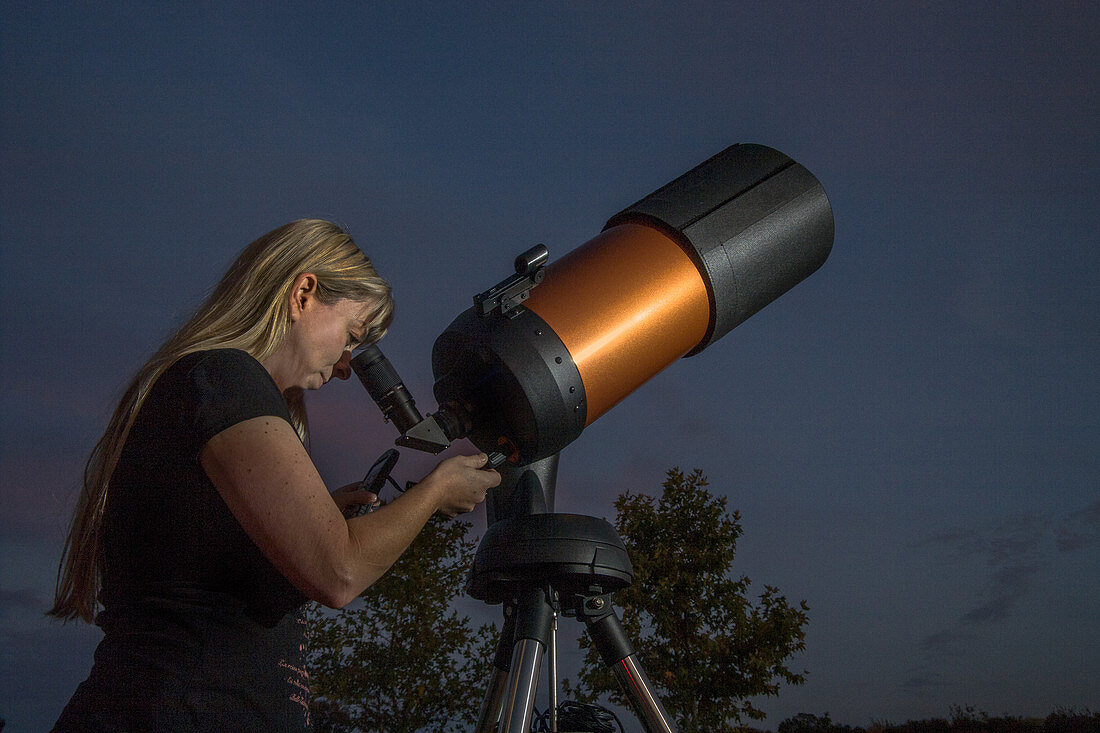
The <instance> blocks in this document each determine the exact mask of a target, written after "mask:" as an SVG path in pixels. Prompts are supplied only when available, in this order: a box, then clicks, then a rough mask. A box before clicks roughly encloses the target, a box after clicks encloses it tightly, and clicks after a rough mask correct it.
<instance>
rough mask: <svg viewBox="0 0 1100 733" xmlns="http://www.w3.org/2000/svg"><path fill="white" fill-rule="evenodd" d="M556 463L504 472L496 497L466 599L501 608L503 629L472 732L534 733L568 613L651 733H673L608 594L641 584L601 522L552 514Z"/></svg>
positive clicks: (611, 530) (672, 725)
mask: <svg viewBox="0 0 1100 733" xmlns="http://www.w3.org/2000/svg"><path fill="white" fill-rule="evenodd" d="M557 463H558V454H554V455H553V456H550V457H549V458H545V459H542V460H541V461H537V462H535V463H533V464H530V465H528V466H524V467H521V468H519V469H513V470H508V469H505V470H503V471H502V473H503V474H504V482H502V484H501V486H502V487H505V488H504V489H503V490H501V491H497V492H495V493H494V494H493V495H492V496H491V497H490V501H489V506H488V515H489V522H490V525H489V528H488V530H486V532H485V536H484V537H483V538H482V541H481V545H480V546H479V547H478V550H477V554H476V556H475V557H474V565H473V568H472V569H471V571H470V579H469V583H468V585H467V592H469V594H470V595H471V596H473V597H474V598H476V599H478V600H480V601H485V602H487V603H503V604H504V628H503V629H502V631H501V636H500V640H499V642H498V644H497V651H496V656H495V658H494V661H493V675H492V679H491V681H490V684H489V688H488V690H487V692H486V695H485V699H484V701H483V703H482V706H481V714H480V716H479V720H478V725H477V727H476V728H475V730H476V731H478V732H479V733H494V732H496V733H528V731H529V730H530V726H531V718H532V715H533V711H534V705H535V688H536V686H537V684H538V676H539V670H540V668H541V666H542V658H543V655H544V654H545V652H546V649H547V647H548V646H549V645H550V641H551V624H552V622H553V620H554V618H555V614H556V613H557V612H558V611H559V610H561V611H562V612H563V615H569V616H574V617H575V618H576V619H577V620H578V621H583V622H584V624H585V626H586V629H587V631H588V634H589V636H590V637H591V639H592V641H593V643H594V644H595V645H596V648H597V649H598V650H599V652H600V655H601V656H602V658H603V661H604V663H605V664H606V665H607V666H608V667H610V668H611V670H612V671H613V673H614V675H615V677H616V679H617V680H618V682H619V684H620V685H621V686H622V688H623V690H624V692H626V694H627V697H628V698H629V699H630V702H631V705H632V706H633V708H634V712H635V713H636V714H637V715H638V718H639V720H640V721H641V722H642V724H643V726H644V727H645V730H646V731H647V733H676V725H675V723H674V722H673V721H672V719H671V718H670V717H669V715H668V713H666V712H665V710H664V707H663V706H662V705H661V702H660V700H658V699H657V696H656V695H655V694H654V693H653V689H652V685H651V684H650V682H649V679H648V678H647V677H646V675H645V671H644V670H643V669H642V667H641V665H640V664H639V662H638V659H637V656H636V655H635V653H634V649H633V647H632V646H631V644H630V640H629V639H628V638H627V636H626V632H625V631H624V630H623V627H622V624H621V623H620V622H619V618H618V616H617V615H616V614H615V610H614V608H613V607H612V604H611V594H612V593H613V592H614V591H616V590H619V589H621V588H626V587H627V586H629V585H630V584H631V583H632V582H633V580H634V574H633V570H632V568H631V565H630V558H629V557H628V556H627V552H626V547H625V546H624V545H623V542H622V540H621V539H620V538H619V536H618V534H617V533H616V532H615V530H614V528H612V526H611V525H610V524H608V523H607V522H606V521H604V520H603V519H599V518H597V517H589V516H584V515H580V514H555V513H552V511H553V502H554V499H553V494H554V483H555V480H556V474H557ZM517 474H518V478H517ZM513 479H514V481H513ZM508 486H511V492H510V494H509V495H508V496H502V492H503V491H506V490H507V487H508ZM551 674H552V675H554V674H556V673H555V671H554V670H551ZM555 682H556V680H555ZM551 697H552V699H551V707H552V708H553V706H554V704H555V701H554V700H553V695H552V696H551Z"/></svg>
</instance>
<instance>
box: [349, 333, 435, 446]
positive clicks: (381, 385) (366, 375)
mask: <svg viewBox="0 0 1100 733" xmlns="http://www.w3.org/2000/svg"><path fill="white" fill-rule="evenodd" d="M351 368H352V369H353V370H354V371H355V374H356V376H358V377H359V381H360V382H362V383H363V386H364V387H366V388H367V392H368V393H369V394H370V396H371V399H372V400H374V401H375V403H376V404H377V405H378V408H379V409H380V410H382V414H383V415H385V417H386V419H387V420H389V421H390V422H392V423H393V424H394V426H395V427H396V428H397V429H398V430H400V431H401V433H402V434H404V433H407V432H408V431H409V430H411V429H412V428H413V427H414V426H416V425H417V424H419V423H420V422H421V421H422V420H423V418H422V417H421V416H420V411H419V410H417V409H416V402H415V401H414V400H413V398H412V395H411V394H409V390H408V389H406V388H405V384H404V383H403V382H402V381H401V377H399V376H398V375H397V370H396V369H394V368H393V365H392V364H390V360H389V359H387V358H386V355H385V354H383V353H382V350H381V349H379V348H378V347H377V346H376V345H374V344H368V345H367V346H364V347H363V348H362V350H360V352H359V353H358V354H356V355H355V357H354V358H353V359H352V360H351Z"/></svg>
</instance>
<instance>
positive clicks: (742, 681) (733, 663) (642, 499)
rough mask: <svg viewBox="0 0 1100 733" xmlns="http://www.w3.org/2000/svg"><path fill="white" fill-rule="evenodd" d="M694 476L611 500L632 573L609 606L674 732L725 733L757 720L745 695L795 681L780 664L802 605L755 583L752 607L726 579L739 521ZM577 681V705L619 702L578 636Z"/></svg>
mask: <svg viewBox="0 0 1100 733" xmlns="http://www.w3.org/2000/svg"><path fill="white" fill-rule="evenodd" d="M706 486H707V480H706V477H705V476H703V474H702V472H700V471H699V470H695V471H693V472H692V473H691V474H690V475H686V476H685V475H684V474H683V473H682V472H680V471H679V470H678V469H675V468H674V469H671V470H669V471H668V475H667V478H666V480H665V482H664V491H663V493H662V495H661V498H660V499H655V498H653V497H651V496H647V495H645V494H630V493H627V494H623V495H622V496H620V497H619V499H618V500H617V501H616V502H615V509H616V511H617V515H618V516H617V519H616V522H615V526H616V529H617V530H618V532H619V534H620V535H621V536H622V538H623V541H624V543H625V544H626V547H627V550H628V552H629V553H630V559H631V563H632V565H633V567H634V584H633V585H631V586H630V587H629V588H626V589H624V590H621V591H619V592H618V593H617V594H616V595H615V602H616V604H617V605H618V607H619V608H621V610H622V622H623V626H624V627H625V629H626V630H627V632H628V633H629V634H630V637H631V639H632V640H633V641H634V643H635V646H636V649H637V650H638V654H639V657H640V659H641V662H642V665H643V666H644V667H645V670H646V672H647V674H648V675H649V677H650V681H651V682H652V683H653V685H654V686H655V687H656V688H657V692H658V694H659V696H660V697H661V701H662V703H663V704H664V705H665V708H666V710H667V711H668V713H669V714H670V715H671V716H673V717H674V718H675V719H676V721H677V723H678V725H679V728H680V730H681V731H682V733H693V732H694V731H733V730H736V726H737V725H738V724H740V723H741V720H742V716H747V717H749V718H753V719H757V720H760V719H763V718H764V713H763V712H761V711H760V710H758V709H757V708H755V707H754V706H753V705H752V702H751V701H750V700H749V698H750V697H753V696H756V695H778V694H779V685H780V684H781V683H784V682H785V683H787V684H801V683H802V682H803V680H804V676H803V675H804V674H805V672H803V673H801V674H799V673H795V672H792V671H791V670H790V669H789V668H788V667H787V660H788V658H789V657H790V656H791V655H792V654H794V653H795V652H798V651H801V650H802V649H804V648H805V641H804V639H805V632H804V630H803V628H804V626H805V625H806V623H807V621H808V616H807V613H806V612H807V611H808V610H809V608H808V606H807V605H806V603H805V601H802V602H800V603H799V604H798V605H797V606H793V607H792V606H791V605H789V604H788V603H787V600H786V598H785V597H783V596H781V595H780V594H779V591H778V590H777V589H776V588H773V587H771V586H764V590H763V593H761V594H760V595H759V601H758V602H755V603H754V602H752V601H751V600H750V599H749V598H748V596H747V594H748V592H749V586H750V583H751V581H750V580H749V579H748V578H747V577H744V576H741V577H739V578H734V577H732V576H731V575H730V568H731V566H732V564H733V556H734V550H735V549H736V545H737V538H738V537H739V536H740V535H741V524H740V521H741V516H740V513H738V512H736V511H735V512H734V513H733V515H732V516H731V515H729V514H727V512H726V500H725V499H724V498H722V497H714V496H712V495H711V494H710V493H709V492H708V491H707V489H706ZM580 644H581V648H582V649H585V650H586V652H585V657H584V661H583V666H582V669H581V672H580V676H579V679H578V684H577V685H576V686H573V685H571V684H570V683H569V681H568V680H566V681H565V684H564V687H565V689H566V691H567V693H568V694H570V695H572V696H574V697H576V698H577V699H579V700H581V701H584V702H595V701H596V700H597V699H599V698H600V697H601V696H603V695H607V696H608V697H609V698H610V699H611V701H612V702H614V703H616V704H619V705H627V704H628V700H627V698H626V697H625V695H623V693H622V691H621V690H620V689H619V688H618V686H617V684H616V683H615V680H614V678H613V677H612V675H611V673H610V671H609V670H608V669H607V667H606V665H604V663H603V661H602V659H601V658H600V656H599V653H598V652H597V651H596V649H595V648H593V647H592V645H591V643H590V641H589V639H588V637H587V636H582V637H581V641H580Z"/></svg>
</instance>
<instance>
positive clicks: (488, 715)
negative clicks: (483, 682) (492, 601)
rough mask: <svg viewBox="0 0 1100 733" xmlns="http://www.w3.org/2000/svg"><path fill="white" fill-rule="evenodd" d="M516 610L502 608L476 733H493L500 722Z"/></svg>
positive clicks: (513, 635) (514, 631)
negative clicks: (502, 618)
mask: <svg viewBox="0 0 1100 733" xmlns="http://www.w3.org/2000/svg"><path fill="white" fill-rule="evenodd" d="M515 611H516V609H515V606H514V605H512V604H509V605H507V606H505V608H504V628H502V629H501V630H500V639H499V640H497V651H496V654H495V655H494V657H493V676H492V678H491V679H490V680H489V688H488V689H487V690H486V691H485V699H484V700H482V702H481V712H480V713H478V717H477V726H476V727H475V728H474V731H475V732H476V733H493V732H494V731H496V729H497V723H498V722H500V714H501V711H502V710H503V709H504V691H505V688H506V687H507V683H508V670H509V669H510V668H511V665H510V660H511V655H512V645H513V642H514V640H515V636H516V613H515Z"/></svg>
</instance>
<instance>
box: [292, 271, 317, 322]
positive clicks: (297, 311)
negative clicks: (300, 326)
mask: <svg viewBox="0 0 1100 733" xmlns="http://www.w3.org/2000/svg"><path fill="white" fill-rule="evenodd" d="M316 299H317V276H316V275H314V274H313V273H312V272H303V273H302V274H301V275H299V276H298V277H296V278H294V284H293V285H292V286H291V288H290V303H289V305H290V320H291V322H292V323H293V322H294V321H296V320H298V319H299V318H300V317H301V315H302V311H304V310H305V309H306V308H308V307H310V306H311V305H313V302H314V301H316Z"/></svg>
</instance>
